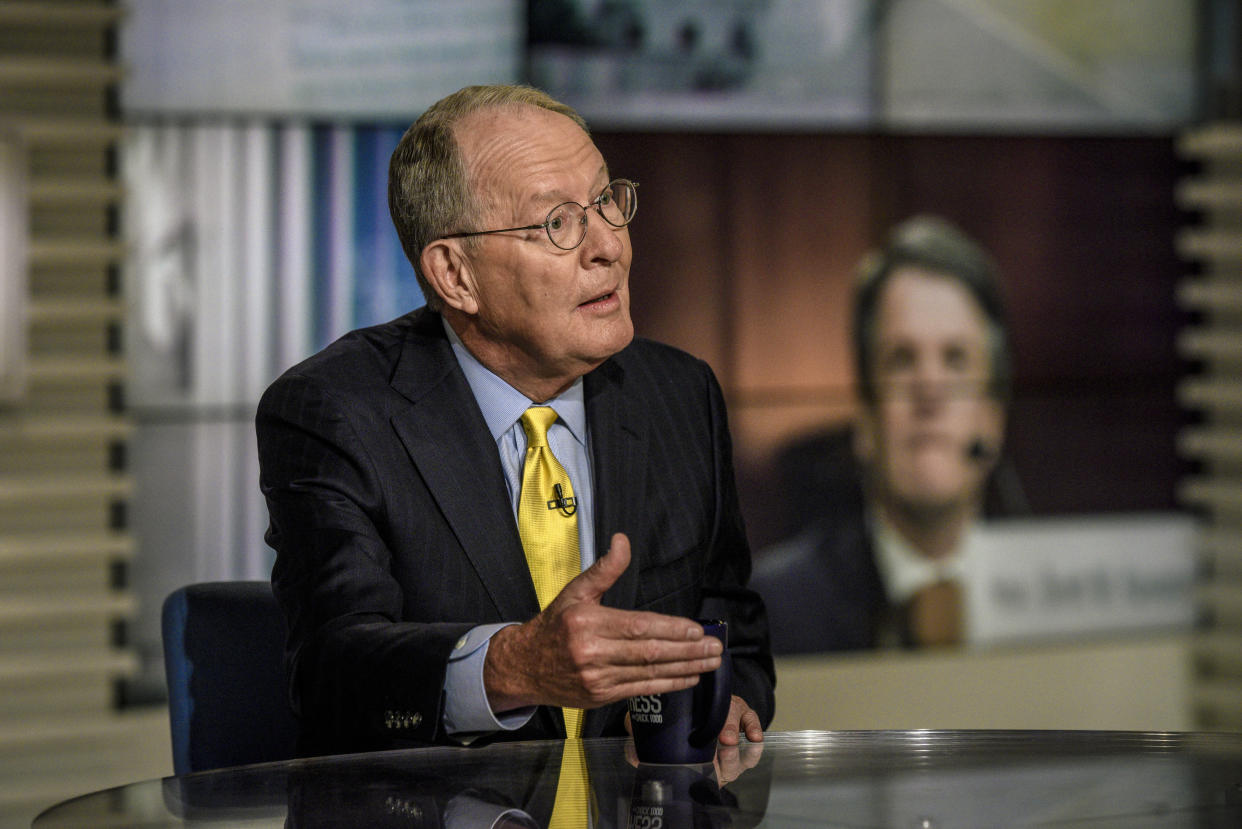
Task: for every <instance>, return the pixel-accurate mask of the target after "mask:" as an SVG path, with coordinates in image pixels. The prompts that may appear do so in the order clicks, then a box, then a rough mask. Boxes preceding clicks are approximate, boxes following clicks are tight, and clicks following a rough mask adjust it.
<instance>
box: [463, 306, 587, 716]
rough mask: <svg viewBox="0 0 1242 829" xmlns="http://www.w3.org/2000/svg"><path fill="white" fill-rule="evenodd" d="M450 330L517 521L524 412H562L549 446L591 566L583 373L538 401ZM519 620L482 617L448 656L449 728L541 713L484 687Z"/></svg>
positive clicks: (581, 549) (584, 564) (583, 554)
mask: <svg viewBox="0 0 1242 829" xmlns="http://www.w3.org/2000/svg"><path fill="white" fill-rule="evenodd" d="M444 330H445V332H446V333H447V334H448V338H449V341H450V342H451V343H452V346H453V354H454V355H455V356H456V357H457V362H458V364H459V365H460V366H461V369H462V372H463V373H465V375H466V382H467V383H469V384H470V390H471V391H472V392H473V393H474V398H475V400H476V401H478V404H479V408H480V409H481V410H482V412H483V419H484V420H485V421H486V422H487V428H488V430H489V431H490V432H491V435H492V439H493V440H495V441H496V449H497V451H498V452H499V453H500V465H501V467H502V468H503V470H504V473H505V484H506V485H507V487H508V489H509V502H510V504H511V506H512V508H513V516H514V521H515V522H516V520H517V510H518V499H519V496H520V495H521V491H522V468H523V466H525V463H526V431H525V430H524V429H523V428H522V424H521V422H520V419H521V417H522V413H523V412H525V411H526V410H527V409H528V408H530V407H531V406H534V405H547V406H551V407H552V408H553V409H555V410H556V414H557V417H558V419H557V421H556V422H555V423H553V424H552V426H551V427H550V428H549V429H548V446H549V447H550V448H551V449H552V454H553V455H555V456H556V459H557V460H558V461H560V463H561V466H563V467H565V472H566V474H568V475H569V483H570V485H571V486H572V487H573V491H574V498H576V499H577V501H578V548H579V553H580V556H581V559H582V569H584V570H585V569H586V568H587V567H590V566H591V564H592V563H593V562H594V561H595V511H594V498H593V494H594V493H593V491H592V486H591V481H592V472H591V453H590V450H589V447H590V443H589V438H588V435H587V423H586V401H585V398H584V395H583V391H582V378H581V377H580V378H578V379H577V380H576V381H574V384H573V385H572V386H570V387H569V388H568V389H567V390H566V391H565V392H563V393H562V394H561V395H559V396H558V397H555V398H553V399H552V400H549V401H546V402H542V403H535V402H532V401H531V400H530V399H529V398H528V397H526V395H524V394H522V393H521V392H519V391H518V390H517V389H515V388H513V387H512V386H510V385H509V384H508V383H506V382H505V381H504V380H502V379H500V377H498V376H496V375H495V374H493V373H492V372H491V371H490V370H489V369H488V368H487V367H486V366H484V365H483V364H482V363H480V362H479V361H478V360H477V359H475V357H474V355H473V354H471V353H470V352H469V351H468V350H467V349H466V347H465V346H464V345H463V344H462V342H461V338H459V337H458V336H457V332H455V331H454V330H453V329H452V326H450V325H449V324H448V323H447V322H445V323H444ZM520 621H525V620H514V621H511V622H501V623H498V624H489V625H480V626H478V627H476V628H473V629H472V630H470V631H469V632H468V633H467V634H466V635H465V636H463V637H462V638H461V639H459V640H458V642H457V645H456V647H454V649H453V653H452V654H451V655H450V657H449V664H448V672H447V673H446V675H445V678H444V692H445V703H444V728H445V731H446V732H447V733H449V734H452V735H457V736H459V737H463V738H464V737H467V736H468V735H471V734H479V733H483V732H489V731H499V730H505V731H512V730H515V729H518V728H521V727H522V726H523V725H525V724H526V722H527V721H528V720H530V718H531V716H532V715H533V714H534V712H535V709H534V708H520V709H517V710H515V711H507V712H504V713H502V714H500V715H497V714H496V713H495V712H494V711H492V709H491V706H490V705H488V703H487V694H486V692H485V690H484V688H483V661H484V659H485V658H486V657H487V646H488V642H489V641H490V640H491V637H492V635H493V634H494V633H495V632H496V631H498V630H500V629H501V628H502V627H505V626H506V625H510V624H517V623H518V622H520Z"/></svg>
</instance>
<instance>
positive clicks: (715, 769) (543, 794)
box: [34, 731, 1242, 829]
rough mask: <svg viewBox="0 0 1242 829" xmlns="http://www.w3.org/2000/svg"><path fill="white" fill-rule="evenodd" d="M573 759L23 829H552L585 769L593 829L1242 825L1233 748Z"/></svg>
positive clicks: (1083, 737)
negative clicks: (661, 761)
mask: <svg viewBox="0 0 1242 829" xmlns="http://www.w3.org/2000/svg"><path fill="white" fill-rule="evenodd" d="M581 745H582V748H583V749H584V751H583V756H584V757H585V764H582V765H576V764H571V763H563V762H562V761H563V759H564V757H563V755H564V754H565V749H564V744H563V743H561V742H560V741H539V742H524V743H502V744H496V745H490V746H482V747H472V748H442V747H433V748H422V749H409V750H403V751H390V752H378V753H373V754H355V755H344V756H336V757H323V758H313V759H304V760H294V761H289V762H284V763H265V764H261V765H254V766H243V767H238V768H234V769H225V770H220V771H213V772H202V773H198V774H190V775H184V776H181V777H168V778H164V779H162V780H149V781H143V782H139V783H134V784H131V785H127V786H121V787H118V788H114V789H107V790H104V791H101V792H95V793H93V794H89V795H84V796H82V797H78V798H74V799H72V800H69V801H66V802H64V803H61V804H59V805H57V806H54V807H52V808H50V809H48V810H46V811H45V812H44V813H43V814H41V815H40V816H39V818H38V819H36V821H35V823H34V826H35V827H36V829H50V827H86V826H90V827H105V826H106V827H139V826H140V827H161V826H199V825H202V826H208V825H210V826H245V827H269V826H270V827H347V826H350V827H352V826H379V827H387V826H394V827H395V826H407V827H408V826H436V827H444V829H473V828H474V827H482V829H486V828H487V827H497V829H500V827H514V828H515V829H516V827H528V829H532V828H533V827H540V829H546V828H547V827H548V826H549V823H550V821H552V819H553V811H554V807H555V804H556V800H557V788H558V783H559V781H560V779H561V777H562V776H563V775H564V776H565V777H566V778H567V779H568V778H570V777H574V776H576V775H575V773H574V772H573V771H572V769H574V768H577V769H581V768H583V767H585V770H586V782H587V788H586V792H587V793H588V794H587V796H588V798H589V807H588V811H587V812H586V813H584V816H582V817H579V818H577V819H576V823H578V824H581V825H584V826H585V825H589V826H592V827H626V829H677V828H678V827H694V828H695V829H706V828H707V827H722V828H723V827H739V829H742V828H744V827H754V826H760V825H762V826H765V827H804V826H817V827H828V829H834V828H835V827H841V828H842V829H846V828H847V827H848V829H864V828H868V829H869V828H870V827H898V829H968V828H969V827H978V828H979V829H996V828H997V827H1045V826H1046V827H1058V829H1064V827H1083V829H1086V827H1090V828H1091V829H1111V827H1126V828H1127V829H1136V827H1137V828H1139V829H1141V828H1142V827H1182V826H1185V827H1196V828H1197V829H1203V828H1204V827H1218V826H1219V827H1232V828H1233V829H1236V827H1239V826H1242V734H1223V733H1190V734H1182V733H1163V732H1090V731H859V732H822V731H821V732H810V731H807V732H787V733H772V734H769V735H768V736H767V738H766V739H765V741H764V742H763V743H754V744H743V745H742V746H740V747H737V748H732V749H731V748H726V747H721V749H720V750H719V751H718V753H717V756H716V761H715V763H714V764H710V765H704V766H656V765H645V764H644V765H639V764H638V762H637V760H636V758H635V756H634V751H633V744H632V742H631V741H630V740H628V739H625V738H608V739H598V740H586V741H583V742H582V743H581ZM563 768H564V769H565V770H564V771H563ZM557 825H558V826H559V825H561V824H559V823H558V824H557Z"/></svg>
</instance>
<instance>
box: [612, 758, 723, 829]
mask: <svg viewBox="0 0 1242 829" xmlns="http://www.w3.org/2000/svg"><path fill="white" fill-rule="evenodd" d="M736 803H737V801H736V799H734V798H733V796H732V795H731V794H730V793H729V792H728V791H727V790H725V789H722V788H721V787H720V786H719V784H717V782H716V772H715V770H714V769H713V768H712V767H711V765H710V764H704V765H697V766H696V765H679V766H669V765H656V764H653V763H647V764H643V765H640V766H639V767H638V773H637V774H636V775H635V777H634V787H633V790H632V791H631V794H630V819H629V823H628V829H715V828H716V827H721V829H724V828H725V827H729V826H732V825H733V813H734V812H735V811H736V808H735V807H736Z"/></svg>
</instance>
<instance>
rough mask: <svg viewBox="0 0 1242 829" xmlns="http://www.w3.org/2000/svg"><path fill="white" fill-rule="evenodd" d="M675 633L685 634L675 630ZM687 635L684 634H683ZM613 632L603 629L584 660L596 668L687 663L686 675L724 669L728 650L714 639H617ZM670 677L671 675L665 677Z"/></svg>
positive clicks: (706, 637) (676, 628)
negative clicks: (719, 668)
mask: <svg viewBox="0 0 1242 829" xmlns="http://www.w3.org/2000/svg"><path fill="white" fill-rule="evenodd" d="M673 630H674V632H681V630H680V628H678V627H675V628H674V629H673ZM683 635H684V634H683ZM615 636H616V632H615V631H613V630H601V631H599V632H598V634H597V638H596V639H595V640H594V641H593V642H592V643H591V646H590V648H589V653H587V652H585V651H587V650H588V649H584V657H585V659H586V660H589V662H590V663H591V664H594V665H596V666H600V667H603V666H607V665H614V666H617V667H622V668H629V667H642V666H647V665H651V666H655V665H670V664H677V663H683V668H684V670H685V671H686V672H688V673H689V672H694V673H700V674H701V673H703V672H704V671H714V670H716V668H718V667H720V660H721V659H722V653H723V651H724V648H723V647H722V646H721V644H720V640H719V639H717V638H716V637H714V636H704V637H702V638H701V639H698V640H697V641H686V640H684V639H657V638H642V639H630V638H613V637H615ZM663 675H665V676H667V673H665V674H663Z"/></svg>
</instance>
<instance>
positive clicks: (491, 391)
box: [440, 318, 586, 446]
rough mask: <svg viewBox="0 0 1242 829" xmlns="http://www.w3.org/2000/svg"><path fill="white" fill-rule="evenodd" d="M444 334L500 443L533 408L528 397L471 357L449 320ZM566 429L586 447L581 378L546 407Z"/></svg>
mask: <svg viewBox="0 0 1242 829" xmlns="http://www.w3.org/2000/svg"><path fill="white" fill-rule="evenodd" d="M440 321H441V322H442V323H443V325H444V332H445V333H446V334H447V335H448V338H449V342H450V343H451V344H452V346H453V355H454V356H455V357H456V358H457V363H458V365H460V366H461V370H462V373H463V374H465V375H466V382H467V383H468V384H469V385H470V391H472V392H473V393H474V399H475V400H477V401H478V403H479V408H480V409H481V410H482V411H483V419H484V420H485V421H486V422H487V429H488V431H489V432H490V433H491V435H492V440H500V438H501V436H502V435H504V434H505V433H507V432H508V431H509V430H510V429H512V428H513V424H515V423H517V422H518V420H519V419H520V418H521V417H522V413H523V412H525V411H526V410H527V409H529V408H530V407H531V406H534V405H536V404H535V403H534V401H532V400H531V399H530V398H529V397H527V396H526V395H524V394H522V393H521V392H520V391H518V390H517V389H515V388H513V386H511V385H509V384H508V383H506V382H505V381H504V380H502V379H501V378H500V377H499V376H498V375H497V374H495V373H494V372H493V371H492V370H491V369H489V368H488V367H487V366H485V365H483V364H482V363H480V362H479V361H478V359H477V358H476V357H475V356H474V355H473V354H471V353H470V349H468V348H466V346H465V345H464V344H463V343H462V341H461V337H458V336H457V332H456V331H454V330H453V326H451V325H449V323H448V320H446V319H443V318H441V320H440ZM538 405H545V406H551V407H552V408H553V409H555V410H556V414H557V416H558V417H560V419H561V420H562V421H563V422H564V423H565V425H566V426H567V427H568V428H569V431H570V432H571V433H572V434H573V436H574V439H575V440H577V441H578V442H579V443H581V444H582V445H583V446H586V399H585V395H584V394H583V390H582V378H581V377H579V378H578V379H577V380H574V382H573V385H571V386H570V387H569V388H568V389H566V390H565V391H563V392H561V393H560V394H559V395H557V396H556V397H554V398H552V399H551V400H549V401H547V402H546V403H542V404H538Z"/></svg>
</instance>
